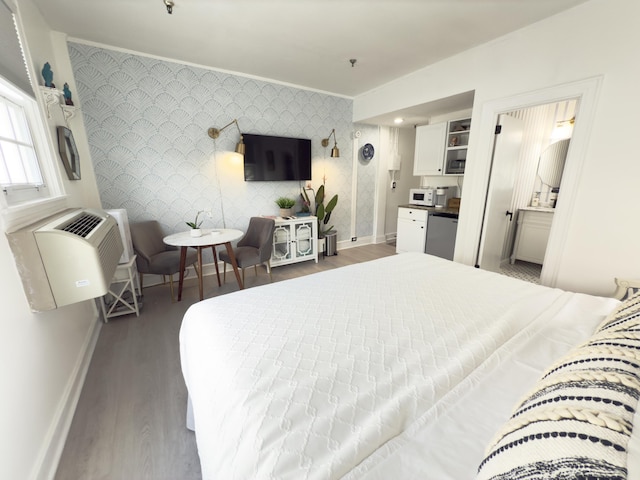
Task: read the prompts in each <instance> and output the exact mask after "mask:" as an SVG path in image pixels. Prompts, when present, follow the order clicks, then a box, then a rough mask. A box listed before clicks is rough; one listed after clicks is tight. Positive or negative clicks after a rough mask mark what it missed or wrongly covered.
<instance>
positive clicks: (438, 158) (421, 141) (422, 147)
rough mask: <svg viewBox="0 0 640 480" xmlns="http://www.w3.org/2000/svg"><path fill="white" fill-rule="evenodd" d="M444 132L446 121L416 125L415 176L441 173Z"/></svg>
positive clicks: (445, 131) (445, 130)
mask: <svg viewBox="0 0 640 480" xmlns="http://www.w3.org/2000/svg"><path fill="white" fill-rule="evenodd" d="M446 134H447V124H446V122H443V123H435V124H433V125H421V126H419V127H416V148H415V154H414V158H413V174H414V175H415V176H422V175H442V163H443V159H444V148H445V137H446Z"/></svg>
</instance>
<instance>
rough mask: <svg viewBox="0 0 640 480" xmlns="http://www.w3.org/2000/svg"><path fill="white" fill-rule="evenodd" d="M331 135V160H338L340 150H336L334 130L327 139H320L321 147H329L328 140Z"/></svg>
mask: <svg viewBox="0 0 640 480" xmlns="http://www.w3.org/2000/svg"><path fill="white" fill-rule="evenodd" d="M331 135H333V148H332V149H331V157H332V158H338V157H339V156H340V150H338V142H337V140H336V130H335V129H333V130H331V133H330V134H329V137H327V138H323V139H322V146H323V147H328V146H329V139H330V138H331Z"/></svg>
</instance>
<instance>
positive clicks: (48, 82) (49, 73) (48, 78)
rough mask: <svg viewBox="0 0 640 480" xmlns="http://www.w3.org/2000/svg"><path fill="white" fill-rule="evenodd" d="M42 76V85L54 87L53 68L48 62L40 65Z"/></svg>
mask: <svg viewBox="0 0 640 480" xmlns="http://www.w3.org/2000/svg"><path fill="white" fill-rule="evenodd" d="M42 78H44V86H45V87H49V88H56V86H55V85H54V83H53V70H51V65H49V62H47V63H45V64H44V67H42Z"/></svg>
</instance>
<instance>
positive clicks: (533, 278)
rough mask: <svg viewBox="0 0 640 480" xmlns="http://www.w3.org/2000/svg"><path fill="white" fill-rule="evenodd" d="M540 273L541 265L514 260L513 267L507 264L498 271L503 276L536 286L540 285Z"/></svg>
mask: <svg viewBox="0 0 640 480" xmlns="http://www.w3.org/2000/svg"><path fill="white" fill-rule="evenodd" d="M541 271H542V265H539V264H537V263H530V262H523V261H521V260H516V262H515V263H514V264H513V265H511V264H510V263H507V264H506V265H504V266H503V267H502V268H501V269H500V272H501V273H502V274H503V275H507V276H508V277H514V278H519V279H520V280H525V281H527V282H531V283H535V284H538V285H539V284H540V272H541Z"/></svg>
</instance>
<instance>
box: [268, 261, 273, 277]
mask: <svg viewBox="0 0 640 480" xmlns="http://www.w3.org/2000/svg"><path fill="white" fill-rule="evenodd" d="M267 272H269V281H270V282H273V277H272V276H271V260H267Z"/></svg>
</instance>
